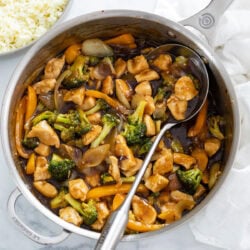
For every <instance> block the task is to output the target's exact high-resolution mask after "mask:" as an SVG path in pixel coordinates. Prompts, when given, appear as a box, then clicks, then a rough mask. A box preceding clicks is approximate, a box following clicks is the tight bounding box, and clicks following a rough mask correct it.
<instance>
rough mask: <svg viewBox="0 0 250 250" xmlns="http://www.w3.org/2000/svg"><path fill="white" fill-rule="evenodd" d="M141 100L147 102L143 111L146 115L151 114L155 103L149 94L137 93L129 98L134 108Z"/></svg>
mask: <svg viewBox="0 0 250 250" xmlns="http://www.w3.org/2000/svg"><path fill="white" fill-rule="evenodd" d="M142 100H145V101H146V102H147V105H146V106H145V109H144V113H145V114H148V115H152V114H153V113H154V111H155V103H154V99H153V97H152V96H150V95H145V96H143V95H139V94H135V95H133V97H132V100H131V105H132V108H133V109H136V107H137V106H138V105H139V103H140V102H141V101H142Z"/></svg>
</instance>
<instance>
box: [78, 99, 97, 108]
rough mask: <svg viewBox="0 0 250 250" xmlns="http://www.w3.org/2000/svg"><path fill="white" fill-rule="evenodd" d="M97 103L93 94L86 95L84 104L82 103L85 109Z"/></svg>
mask: <svg viewBox="0 0 250 250" xmlns="http://www.w3.org/2000/svg"><path fill="white" fill-rule="evenodd" d="M95 105H96V100H95V98H94V97H92V96H86V98H84V100H83V104H82V105H81V109H83V110H84V111H86V110H89V109H91V108H93V107H94V106H95Z"/></svg>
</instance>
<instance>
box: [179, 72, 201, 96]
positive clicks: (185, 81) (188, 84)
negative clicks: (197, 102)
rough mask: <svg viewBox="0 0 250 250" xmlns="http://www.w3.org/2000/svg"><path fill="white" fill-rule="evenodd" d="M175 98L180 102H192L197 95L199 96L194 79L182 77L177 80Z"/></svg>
mask: <svg viewBox="0 0 250 250" xmlns="http://www.w3.org/2000/svg"><path fill="white" fill-rule="evenodd" d="M174 93H175V96H177V97H178V98H179V99H180V100H184V101H190V100H192V99H193V98H194V97H195V96H196V95H198V93H199V92H198V90H197V89H196V88H195V86H194V83H193V81H192V79H191V78H190V77H188V76H182V77H181V78H179V79H178V80H177V82H176V83H175V87H174Z"/></svg>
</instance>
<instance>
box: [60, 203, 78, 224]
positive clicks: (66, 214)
mask: <svg viewBox="0 0 250 250" xmlns="http://www.w3.org/2000/svg"><path fill="white" fill-rule="evenodd" d="M59 217H60V218H61V219H63V220H65V221H67V222H68V223H72V224H74V225H76V226H78V227H79V226H80V225H81V224H82V223H83V218H82V217H81V216H80V214H79V213H78V212H77V211H76V210H75V209H74V208H73V207H65V208H61V209H60V210H59Z"/></svg>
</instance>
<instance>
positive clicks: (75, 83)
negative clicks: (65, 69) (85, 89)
mask: <svg viewBox="0 0 250 250" xmlns="http://www.w3.org/2000/svg"><path fill="white" fill-rule="evenodd" d="M88 61H89V57H87V56H82V55H80V56H78V57H77V58H76V59H75V61H74V63H73V65H72V66H71V67H70V69H69V70H70V71H71V74H70V75H69V76H68V77H65V78H64V80H63V82H62V85H63V86H64V87H65V88H66V89H73V88H78V87H80V86H81V85H82V84H83V83H85V82H87V81H88V79H89V74H88V73H87V72H86V68H87V63H88Z"/></svg>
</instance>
